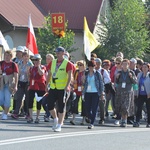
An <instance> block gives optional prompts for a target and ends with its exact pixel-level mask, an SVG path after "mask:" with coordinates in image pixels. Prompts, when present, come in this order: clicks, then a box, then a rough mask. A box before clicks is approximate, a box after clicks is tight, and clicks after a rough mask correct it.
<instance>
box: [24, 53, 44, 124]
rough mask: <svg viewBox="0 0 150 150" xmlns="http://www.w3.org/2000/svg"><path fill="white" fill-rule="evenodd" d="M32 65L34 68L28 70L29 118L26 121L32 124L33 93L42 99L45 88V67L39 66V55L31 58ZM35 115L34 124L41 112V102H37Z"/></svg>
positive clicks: (37, 121)
mask: <svg viewBox="0 0 150 150" xmlns="http://www.w3.org/2000/svg"><path fill="white" fill-rule="evenodd" d="M32 59H33V63H34V66H33V67H31V68H30V70H29V81H30V84H29V115H30V117H29V118H28V120H27V123H32V122H33V115H32V108H33V102H34V97H35V93H37V95H38V97H42V96H43V95H44V94H45V87H46V77H45V73H46V67H45V66H43V65H41V60H42V58H41V55H40V54H35V55H34V56H33V58H32ZM36 106H37V114H36V119H35V123H39V115H40V110H41V101H39V102H37V105H36Z"/></svg>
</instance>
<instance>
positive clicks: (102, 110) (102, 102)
mask: <svg viewBox="0 0 150 150" xmlns="http://www.w3.org/2000/svg"><path fill="white" fill-rule="evenodd" d="M105 103H106V101H105V100H101V99H100V100H99V107H100V120H101V122H100V123H102V122H103V121H104V120H105Z"/></svg>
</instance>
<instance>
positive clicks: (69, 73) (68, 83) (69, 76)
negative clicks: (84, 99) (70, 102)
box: [65, 70, 72, 91]
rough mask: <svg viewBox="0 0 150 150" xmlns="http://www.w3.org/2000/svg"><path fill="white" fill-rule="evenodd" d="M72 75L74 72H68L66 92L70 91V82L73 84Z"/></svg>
mask: <svg viewBox="0 0 150 150" xmlns="http://www.w3.org/2000/svg"><path fill="white" fill-rule="evenodd" d="M71 74H72V70H69V71H68V81H67V84H66V87H65V91H68V90H69V85H70V82H71Z"/></svg>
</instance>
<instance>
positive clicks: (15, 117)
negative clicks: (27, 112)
mask: <svg viewBox="0 0 150 150" xmlns="http://www.w3.org/2000/svg"><path fill="white" fill-rule="evenodd" d="M11 117H12V118H13V119H18V118H19V117H18V115H17V114H12V115H11Z"/></svg>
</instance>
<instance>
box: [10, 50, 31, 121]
mask: <svg viewBox="0 0 150 150" xmlns="http://www.w3.org/2000/svg"><path fill="white" fill-rule="evenodd" d="M32 66H33V64H32V63H30V62H29V54H28V53H27V52H23V53H22V61H20V62H19V63H18V67H19V81H18V90H17V92H16V94H15V97H16V99H15V101H16V103H15V104H16V105H15V110H14V112H13V113H12V115H11V117H12V118H14V119H18V117H19V110H20V108H21V105H22V100H25V103H24V104H25V106H24V108H25V110H24V111H25V113H26V117H27V116H28V115H29V112H28V98H27V89H28V83H29V76H28V75H29V69H30V67H32ZM24 96H25V99H23V98H24Z"/></svg>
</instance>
